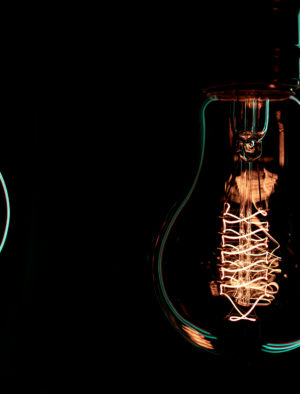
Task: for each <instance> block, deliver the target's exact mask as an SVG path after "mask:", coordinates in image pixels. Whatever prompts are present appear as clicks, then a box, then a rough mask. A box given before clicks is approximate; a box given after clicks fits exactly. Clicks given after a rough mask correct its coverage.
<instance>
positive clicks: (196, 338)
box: [182, 326, 214, 349]
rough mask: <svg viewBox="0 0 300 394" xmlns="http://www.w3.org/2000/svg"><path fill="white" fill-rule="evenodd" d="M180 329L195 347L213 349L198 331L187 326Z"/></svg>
mask: <svg viewBox="0 0 300 394" xmlns="http://www.w3.org/2000/svg"><path fill="white" fill-rule="evenodd" d="M182 328H183V330H184V331H185V332H186V334H187V335H188V336H189V338H190V339H191V340H192V342H194V343H195V344H196V345H199V346H201V347H204V348H205V349H214V347H213V345H212V343H211V342H210V341H209V340H208V339H207V338H205V337H204V336H203V335H201V334H200V333H199V332H198V331H196V330H194V329H193V328H191V327H188V326H182Z"/></svg>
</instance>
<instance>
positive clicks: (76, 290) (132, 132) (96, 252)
mask: <svg viewBox="0 0 300 394" xmlns="http://www.w3.org/2000/svg"><path fill="white" fill-rule="evenodd" d="M239 3H241V2H239ZM221 4H223V2H220V3H218V7H217V10H216V9H215V6H214V4H207V3H206V2H204V3H203V4H202V5H201V6H199V8H197V9H196V8H194V9H189V8H188V7H186V8H185V9H183V8H182V7H181V6H180V5H178V6H172V7H166V6H165V7H162V6H161V5H157V6H155V5H153V4H151V5H144V8H139V9H137V8H136V7H132V8H130V7H129V6H126V7H125V8H124V9H122V7H121V6H119V7H118V9H117V10H116V9H115V10H113V11H112V10H106V9H105V10H102V15H101V18H100V17H99V19H97V17H96V20H95V17H94V15H93V12H92V11H93V10H87V12H86V13H84V15H83V14H82V10H80V12H79V14H80V17H78V15H76V13H75V16H76V17H75V16H74V14H72V13H71V12H70V10H67V11H66V10H61V9H60V10H57V12H54V15H55V18H52V19H51V18H50V19H51V21H50V22H49V21H48V20H47V24H46V27H45V26H43V25H45V23H46V19H47V18H46V15H48V13H49V10H48V11H47V13H43V12H40V14H39V18H36V19H35V22H38V23H37V24H35V25H31V24H30V23H29V20H26V22H25V23H24V24H23V26H24V25H25V27H26V28H24V29H23V28H20V26H19V28H18V29H16V30H14V29H12V28H11V29H10V30H7V37H9V39H8V38H7V39H6V40H4V47H5V48H4V47H3V54H4V53H5V55H3V59H4V60H3V67H4V69H3V72H2V84H1V89H2V90H1V130H0V133H1V140H0V170H1V172H2V174H3V176H4V179H5V181H6V184H7V188H8V192H9V196H10V200H11V226H10V230H9V233H8V238H7V243H6V245H5V247H4V249H3V251H2V253H1V256H0V257H1V261H2V264H0V270H1V272H0V285H1V286H0V292H1V299H0V305H1V322H0V329H1V335H0V375H1V378H2V380H1V384H0V386H2V387H0V392H17V393H18V392H24V388H28V387H29V388H30V389H31V392H41V393H47V392H64V393H65V392H70V390H71V387H72V388H73V387H74V386H75V387H79V385H81V384H82V387H83V389H82V390H81V392H87V391H89V390H87V386H89V385H90V383H91V382H93V385H94V387H96V388H97V389H98V388H99V387H100V388H101V386H102V385H104V383H103V378H105V381H106V380H107V383H106V384H109V385H110V386H109V387H110V388H111V390H113V389H114V388H116V386H117V387H118V388H120V387H122V388H124V387H126V388H134V389H137V390H138V391H139V392H144V391H145V387H151V388H156V387H164V388H166V387H171V388H174V387H175V388H176V387H177V384H179V383H181V384H186V385H193V386H194V385H195V384H197V387H200V383H199V381H201V384H202V382H205V384H207V383H210V384H211V385H212V386H214V385H215V384H216V383H217V381H218V376H221V375H220V374H222V371H224V368H225V370H226V366H224V362H223V361H222V360H219V359H215V358H214V357H211V356H210V355H209V354H206V353H202V352H199V351H198V350H197V349H196V348H193V347H192V345H190V344H188V343H186V342H185V341H184V340H183V339H182V338H181V337H180V336H179V335H178V334H177V333H176V332H175V331H174V330H173V329H172V327H171V326H170V325H169V323H168V321H167V320H166V319H165V317H164V316H163V314H162V312H161V310H160V308H159V305H158V303H157V300H156V298H155V294H154V290H153V284H152V272H151V258H152V257H151V255H152V247H153V240H154V239H155V237H156V236H157V233H158V232H159V229H160V227H161V224H162V222H163V220H164V218H165V214H166V213H167V212H168V210H169V209H170V207H171V206H172V205H173V203H174V202H175V201H176V200H177V199H180V198H182V196H183V195H184V194H185V192H186V190H187V189H188V187H189V186H190V183H191V181H192V179H193V176H194V171H195V166H196V164H197V157H196V153H197V141H198V111H199V106H200V103H201V99H202V95H201V93H200V92H201V89H202V87H203V86H207V85H209V84H210V83H212V82H213V81H214V80H215V79H216V76H218V78H217V79H219V78H221V77H222V76H224V75H226V76H227V78H228V75H230V74H231V73H233V70H234V75H243V73H242V68H240V67H238V63H235V62H234V63H233V64H232V63H231V62H227V60H228V59H230V58H231V55H233V54H235V53H236V49H237V47H236V46H235V44H236V42H237V41H238V37H239V33H240V28H241V26H242V25H243V19H241V18H239V19H238V23H237V22H236V19H235V17H234V14H233V12H232V11H231V10H230V9H228V10H227V13H226V14H224V12H225V11H226V6H224V5H223V6H220V5H221ZM123 7H124V6H123ZM240 7H241V6H240ZM52 11H53V10H52ZM54 11H56V10H54ZM78 11H79V10H78ZM97 15H98V14H97ZM225 15H226V16H225ZM245 16H246V13H243V18H244V17H245ZM103 19H105V22H106V23H104V21H103ZM250 19H251V18H250V17H249V18H248V22H249V23H250ZM245 24H246V25H247V22H245ZM16 25H17V24H16ZM43 27H44V28H43ZM8 32H9V33H8ZM250 32H251V34H252V32H253V30H251V31H250ZM250 32H249V31H248V32H247V34H248V35H249V34H250ZM251 34H250V35H251ZM255 34H256V37H259V36H260V34H259V32H258V31H257V30H256V33H255ZM239 48H241V47H240V46H239ZM247 53H248V52H247V51H245V50H244V51H242V52H241V53H239V55H240V56H241V57H242V58H243V59H244V58H245V57H247ZM239 72H240V73H241V74H239ZM0 231H1V230H0ZM107 268H108V270H107ZM289 373H290V375H292V372H289ZM290 375H289V376H290ZM291 377H292V376H290V378H291ZM220 380H221V379H220ZM94 382H95V383H94ZM203 384H204V383H203ZM106 387H107V386H106ZM194 387H195V386H194ZM1 390H2V391H1Z"/></svg>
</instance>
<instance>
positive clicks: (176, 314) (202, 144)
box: [158, 96, 217, 347]
mask: <svg viewBox="0 0 300 394" xmlns="http://www.w3.org/2000/svg"><path fill="white" fill-rule="evenodd" d="M215 100H217V98H216V97H215V96H213V97H210V98H208V99H207V100H206V101H205V102H204V103H203V106H202V109H201V111H200V116H201V118H200V125H201V133H200V135H201V137H202V140H201V155H200V163H199V167H198V170H197V173H196V176H195V179H194V182H193V184H192V187H191V189H190V191H189V192H188V194H187V196H186V198H185V200H184V201H183V202H182V204H181V205H180V206H179V208H178V209H177V211H176V212H175V214H174V216H173V218H172V220H171V221H170V223H169V225H168V227H167V229H166V231H165V234H164V236H163V239H162V242H161V246H160V250H159V256H158V276H159V284H160V288H161V291H162V294H163V297H164V299H165V301H166V303H167V305H168V306H169V308H170V309H171V310H172V312H173V313H174V315H175V316H176V317H177V319H178V320H179V321H181V323H183V324H185V325H186V326H187V327H190V328H192V329H194V330H196V331H197V332H198V333H199V334H201V335H203V336H204V337H205V338H210V339H217V337H215V336H213V335H212V334H211V333H210V332H208V331H205V330H203V329H201V328H200V327H197V326H195V325H194V324H192V323H191V322H189V321H187V320H186V319H184V317H183V316H181V315H180V313H179V312H178V311H177V310H176V309H175V307H174V305H173V304H172V302H171V300H170V299H169V297H168V295H167V292H166V289H165V285H164V281H163V276H162V256H163V251H164V247H165V243H166V240H167V238H168V235H169V233H170V230H171V228H172V227H173V225H174V222H175V220H176V219H177V217H178V215H179V214H180V212H181V211H182V209H183V208H184V206H185V205H186V203H187V202H188V200H189V198H190V196H191V194H192V192H193V190H194V188H195V186H196V183H197V181H198V178H199V175H200V172H201V168H202V163H203V157H204V146H205V119H204V112H205V109H206V107H207V105H208V104H209V103H210V102H212V101H215ZM193 344H194V343H193ZM194 345H195V346H197V345H196V344H194ZM199 347H201V346H199Z"/></svg>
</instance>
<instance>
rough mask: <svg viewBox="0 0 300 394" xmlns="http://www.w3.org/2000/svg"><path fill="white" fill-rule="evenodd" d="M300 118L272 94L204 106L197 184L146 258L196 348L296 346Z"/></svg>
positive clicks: (291, 99)
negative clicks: (149, 255)
mask: <svg viewBox="0 0 300 394" xmlns="http://www.w3.org/2000/svg"><path fill="white" fill-rule="evenodd" d="M299 109H300V106H299V101H298V99H297V98H296V97H295V96H294V95H291V94H290V93H287V92H286V91H284V92H280V91H272V89H270V90H268V89H266V90H248V91H240V92H235V91H232V92H226V91H224V92H216V93H213V94H209V95H208V97H207V99H206V100H205V101H204V103H203V105H202V108H201V111H200V133H199V135H200V138H199V162H198V167H197V168H196V170H195V178H194V181H193V183H192V185H191V187H190V189H189V190H188V191H187V193H186V196H185V197H184V198H183V199H182V201H180V202H178V203H177V204H176V205H175V206H174V207H173V209H172V210H171V212H170V213H169V216H168V217H167V219H166V221H165V222H164V225H163V227H162V229H161V232H160V234H159V236H158V238H157V240H156V246H155V253H154V256H153V275H154V282H155V288H156V292H157V295H158V298H159V300H160V303H161V306H162V308H163V310H164V312H165V314H166V316H167V317H168V319H169V320H170V322H171V324H172V325H173V326H174V327H175V328H176V330H178V331H179V332H180V333H181V334H182V336H183V337H184V338H185V339H187V340H188V341H189V342H191V343H192V344H193V345H195V346H196V347H199V348H201V349H204V350H207V351H209V352H213V353H218V354H222V353H226V352H230V351H231V349H236V348H240V349H243V347H244V348H246V347H248V348H249V347H251V349H252V351H253V352H260V353H261V352H263V353H276V354H279V353H282V352H287V351H291V350H296V349H298V348H299V347H300V319H299V317H300V316H299V313H300V312H299V308H298V305H299V303H300V266H299V254H300V250H299V237H300V230H299V228H300V227H299V220H300V210H299V197H298V189H297V180H298V177H299V175H298V174H299V167H300V165H299V154H300V151H299V137H298V135H297V134H298V133H299V126H300V124H299V120H300V119H299Z"/></svg>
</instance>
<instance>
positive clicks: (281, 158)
mask: <svg viewBox="0 0 300 394" xmlns="http://www.w3.org/2000/svg"><path fill="white" fill-rule="evenodd" d="M276 120H277V124H278V131H279V165H280V167H284V163H285V148H284V125H283V123H282V122H281V111H276Z"/></svg>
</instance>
